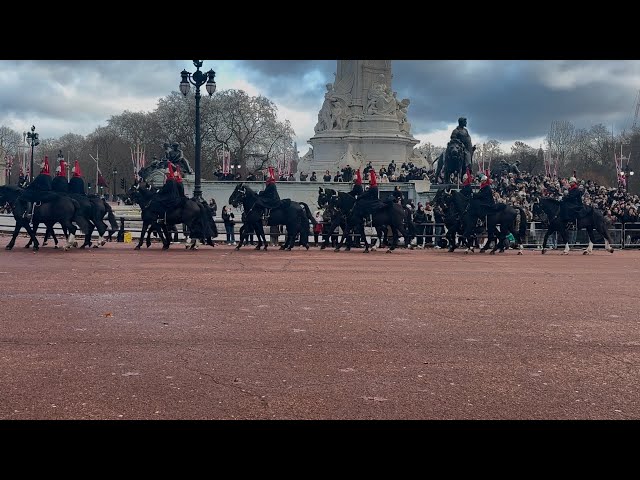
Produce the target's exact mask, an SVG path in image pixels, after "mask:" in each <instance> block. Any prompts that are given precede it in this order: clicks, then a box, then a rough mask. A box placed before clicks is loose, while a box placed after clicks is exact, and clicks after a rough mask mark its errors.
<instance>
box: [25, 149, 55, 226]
mask: <svg viewBox="0 0 640 480" xmlns="http://www.w3.org/2000/svg"><path fill="white" fill-rule="evenodd" d="M54 198H55V196H52V194H51V175H50V174H49V157H47V156H46V155H45V157H44V163H43V164H42V169H41V170H40V174H39V175H38V176H37V177H36V178H34V179H33V182H31V183H30V184H29V185H27V188H25V189H24V192H22V194H21V195H20V202H22V203H23V204H27V203H29V202H32V203H33V206H32V209H31V214H25V217H26V218H28V219H30V218H31V216H32V215H33V211H34V209H35V207H36V203H38V202H40V203H45V202H50V201H51V200H53V199H54Z"/></svg>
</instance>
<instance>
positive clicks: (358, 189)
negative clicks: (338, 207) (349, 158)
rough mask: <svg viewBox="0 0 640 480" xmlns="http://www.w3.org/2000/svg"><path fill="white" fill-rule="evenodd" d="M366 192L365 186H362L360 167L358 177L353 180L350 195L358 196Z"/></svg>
mask: <svg viewBox="0 0 640 480" xmlns="http://www.w3.org/2000/svg"><path fill="white" fill-rule="evenodd" d="M363 193H364V187H363V186H362V177H361V176H360V169H357V170H356V179H355V181H354V182H353V188H352V189H351V191H350V192H349V195H351V196H353V197H354V198H358V197H359V196H360V195H362V194H363Z"/></svg>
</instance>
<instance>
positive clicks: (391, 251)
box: [384, 249, 393, 253]
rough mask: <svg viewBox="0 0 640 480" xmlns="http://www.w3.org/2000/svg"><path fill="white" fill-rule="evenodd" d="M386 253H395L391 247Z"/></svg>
mask: <svg viewBox="0 0 640 480" xmlns="http://www.w3.org/2000/svg"><path fill="white" fill-rule="evenodd" d="M384 253H393V250H391V249H389V250H387V251H386V252H384Z"/></svg>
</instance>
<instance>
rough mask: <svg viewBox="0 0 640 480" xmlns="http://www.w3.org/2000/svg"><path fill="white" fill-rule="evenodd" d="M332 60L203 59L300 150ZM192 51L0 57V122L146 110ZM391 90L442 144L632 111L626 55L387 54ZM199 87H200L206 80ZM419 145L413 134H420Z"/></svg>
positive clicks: (53, 121)
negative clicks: (259, 99)
mask: <svg viewBox="0 0 640 480" xmlns="http://www.w3.org/2000/svg"><path fill="white" fill-rule="evenodd" d="M336 64H337V61H336V60H274V61H270V60H204V65H203V68H202V69H203V70H204V71H207V70H209V69H211V68H212V69H213V70H215V72H216V83H217V85H218V90H221V89H230V88H234V89H241V90H244V91H246V92H247V93H248V94H250V95H258V94H262V95H264V96H266V97H267V98H269V99H271V100H272V101H273V102H274V103H275V104H276V105H277V107H278V115H279V117H280V118H281V119H283V120H284V119H288V120H289V121H290V122H291V124H292V126H293V128H294V130H295V132H296V135H297V143H298V150H299V151H300V154H301V155H303V154H304V153H305V152H306V151H307V149H308V147H309V144H308V143H307V140H308V139H309V138H310V137H312V136H313V134H314V132H313V127H314V125H315V124H316V122H317V116H318V111H319V109H320V107H321V105H322V102H323V98H324V92H325V87H324V85H325V84H326V83H328V82H332V81H333V80H334V73H335V71H336ZM183 69H187V70H188V71H191V72H193V71H194V70H195V67H194V66H193V62H192V61H191V60H184V61H174V60H140V61H138V60H121V61H116V60H96V61H86V60H82V61H79V60H78V61H73V60H59V61H55V60H32V61H19V60H0V126H2V125H4V126H8V127H11V128H13V129H15V130H17V131H19V132H22V131H27V130H29V128H30V127H31V125H35V126H36V131H37V132H38V133H39V134H40V137H41V138H52V137H55V138H57V137H60V136H61V135H64V134H66V133H77V134H81V135H87V134H89V133H91V132H92V131H93V130H94V129H95V128H96V127H97V126H99V125H102V126H106V121H107V119H109V117H111V116H112V115H118V114H120V113H122V112H123V111H124V110H130V111H151V110H154V109H155V108H156V105H157V102H158V100H159V99H160V98H163V97H165V96H166V95H168V94H169V93H171V91H178V84H179V82H180V72H181V71H182V70H183ZM392 71H393V81H392V87H393V90H395V91H397V92H398V95H397V97H398V98H399V99H402V98H409V99H410V100H411V104H410V106H409V113H408V115H409V121H410V122H411V125H412V127H411V131H412V133H413V135H414V136H415V137H416V138H417V139H418V140H420V141H421V142H427V141H429V142H431V143H433V144H435V145H438V146H445V145H446V141H447V139H448V138H449V135H450V132H451V130H452V129H453V128H454V127H455V126H456V124H457V119H458V117H460V116H466V117H467V118H468V129H469V133H470V134H471V138H472V141H473V143H481V142H484V141H486V140H488V139H496V140H498V141H500V142H501V143H502V144H503V148H504V149H505V150H507V151H508V148H509V147H510V146H511V145H512V144H513V142H514V141H516V140H520V141H524V142H525V143H528V144H529V145H531V146H533V147H536V148H537V147H539V146H540V145H541V143H542V141H543V138H544V136H545V135H546V133H547V132H548V130H549V127H550V125H551V122H552V121H554V120H568V121H571V122H572V123H573V124H574V125H576V127H578V128H581V127H590V126H591V125H594V124H598V123H602V124H604V125H606V126H607V127H609V128H610V129H613V131H614V133H616V134H618V133H620V131H621V130H622V129H627V130H628V129H629V128H630V127H631V125H632V124H633V121H634V116H635V110H636V106H635V103H636V100H637V95H638V90H639V89H640V61H637V60H576V61H561V60H550V61H542V60H535V61H532V60H393V61H392ZM203 92H204V93H205V94H206V91H204V89H203ZM419 145H420V144H419Z"/></svg>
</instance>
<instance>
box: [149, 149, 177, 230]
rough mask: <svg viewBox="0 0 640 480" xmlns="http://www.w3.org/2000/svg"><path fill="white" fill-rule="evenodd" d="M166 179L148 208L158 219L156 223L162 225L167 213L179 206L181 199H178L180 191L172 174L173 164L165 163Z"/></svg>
mask: <svg viewBox="0 0 640 480" xmlns="http://www.w3.org/2000/svg"><path fill="white" fill-rule="evenodd" d="M166 175H167V177H166V179H165V182H164V185H163V186H162V188H161V189H160V190H159V191H158V193H157V194H156V195H154V196H153V198H152V200H151V203H150V204H149V208H150V209H151V211H152V212H154V213H155V214H156V215H158V217H162V218H159V219H158V223H164V220H165V219H166V216H167V211H168V210H169V209H172V208H176V207H178V206H180V203H181V202H182V198H181V197H180V190H179V187H178V182H177V180H176V177H175V174H174V172H173V164H172V163H171V162H168V163H167V172H166Z"/></svg>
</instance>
